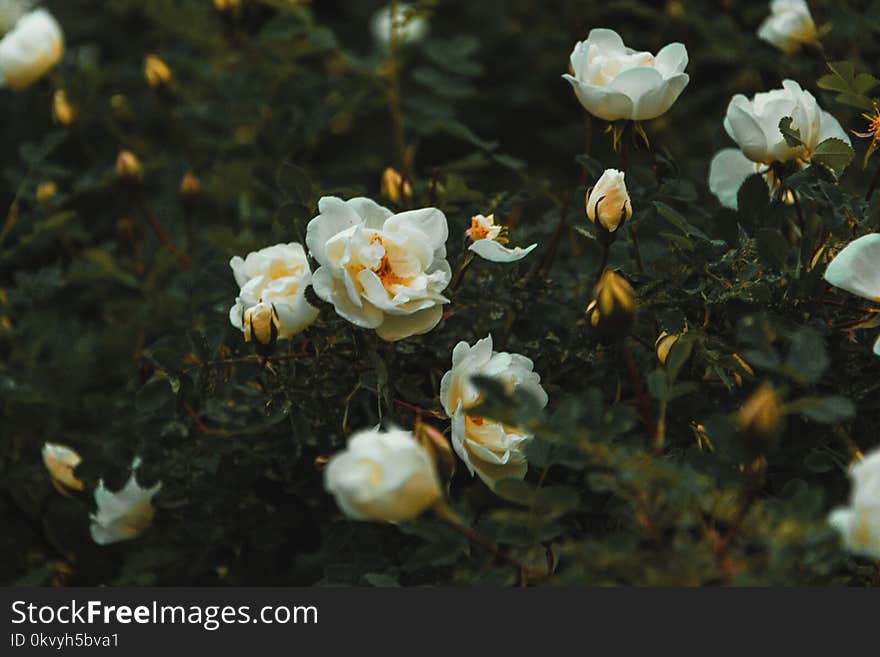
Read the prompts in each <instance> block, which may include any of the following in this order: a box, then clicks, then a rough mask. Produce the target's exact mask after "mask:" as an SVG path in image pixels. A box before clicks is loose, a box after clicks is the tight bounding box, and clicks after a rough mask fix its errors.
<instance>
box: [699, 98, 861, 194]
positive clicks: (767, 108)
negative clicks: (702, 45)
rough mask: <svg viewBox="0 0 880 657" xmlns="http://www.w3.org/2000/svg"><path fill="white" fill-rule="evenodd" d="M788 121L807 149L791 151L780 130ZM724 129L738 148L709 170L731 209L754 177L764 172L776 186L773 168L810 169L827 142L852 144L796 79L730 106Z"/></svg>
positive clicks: (715, 187)
mask: <svg viewBox="0 0 880 657" xmlns="http://www.w3.org/2000/svg"><path fill="white" fill-rule="evenodd" d="M785 117H791V118H792V124H791V128H792V129H793V130H797V131H798V132H799V134H800V139H801V141H802V142H803V144H802V145H797V146H789V145H788V143H787V142H786V141H785V137H783V136H782V133H781V132H780V130H779V122H780V121H781V120H782V119H783V118H785ZM724 129H725V130H726V131H727V134H728V135H730V138H731V139H733V140H734V141H735V142H736V143H737V145H738V146H739V148H725V149H723V150H721V151H719V152H718V153H716V155H715V157H714V158H713V159H712V163H711V165H710V167H709V188H710V189H711V190H712V192H713V193H714V194H715V195H716V196H717V197H718V199H719V200H720V201H721V203H722V204H723V205H725V206H727V207H730V208H736V201H737V192H738V191H739V188H740V187H741V186H742V184H743V182H745V180H746V178H748V177H749V176H751V175H752V174H755V173H759V172H762V173H765V177H766V179H767V183H768V186H773V185H775V184H776V181H774V180H773V178H772V176H771V172H768V167H769V166H770V165H772V164H773V163H775V162H780V163H785V162H796V163H797V164H799V165H800V166H806V165H807V164H808V163H809V160H810V157H811V156H812V152H813V150H815V148H816V146H818V145H819V144H821V143H822V142H823V141H825V140H826V139H830V138H835V139H840V140H841V141H843V142H846V143H847V144H849V143H850V138H849V136H848V135H847V134H846V132H844V130H843V128H841V127H840V123H838V122H837V119H835V118H834V117H833V116H831V114H829V113H828V112H826V111H824V110H823V109H822V108H821V107H819V104H818V103H817V102H816V99H815V98H814V97H813V94H811V93H810V92H809V91H805V90H803V89H801V86H800V85H799V84H798V83H797V82H794V81H793V80H784V81H783V82H782V89H774V90H773V91H767V92H763V93H758V94H755V96H754V97H753V98H751V99H749V98H747V97H746V96H744V95H742V94H737V95H736V96H734V97H733V98H732V99H731V101H730V104H729V105H728V106H727V116H726V117H725V118H724Z"/></svg>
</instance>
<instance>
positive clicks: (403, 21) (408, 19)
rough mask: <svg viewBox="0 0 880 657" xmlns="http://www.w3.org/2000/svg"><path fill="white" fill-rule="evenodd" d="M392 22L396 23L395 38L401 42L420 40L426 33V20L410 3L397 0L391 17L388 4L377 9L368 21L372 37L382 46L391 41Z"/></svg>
mask: <svg viewBox="0 0 880 657" xmlns="http://www.w3.org/2000/svg"><path fill="white" fill-rule="evenodd" d="M392 23H396V28H397V39H398V41H399V42H400V43H402V44H406V43H416V42H417V41H421V40H422V39H424V38H425V35H426V34H427V33H428V21H427V20H425V18H424V17H423V16H419V15H418V14H417V13H416V9H415V8H414V7H413V6H412V5H409V4H406V3H404V2H398V3H397V11H395V12H394V17H393V18H392V16H391V6H390V5H389V6H387V7H383V8H382V9H380V10H379V11H377V12H376V14H375V15H374V16H373V20H372V21H371V23H370V29H371V31H372V32H373V37H374V38H375V39H376V41H378V42H379V43H380V44H382V45H383V46H387V45H388V44H389V43H391V30H392V27H395V26H394V25H393V24H392Z"/></svg>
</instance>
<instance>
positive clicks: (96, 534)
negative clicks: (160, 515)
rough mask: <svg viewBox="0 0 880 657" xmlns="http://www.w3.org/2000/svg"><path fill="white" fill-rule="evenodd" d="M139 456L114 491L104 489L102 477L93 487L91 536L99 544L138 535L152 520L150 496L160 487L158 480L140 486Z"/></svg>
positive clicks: (153, 511) (153, 510)
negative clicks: (93, 502) (95, 507)
mask: <svg viewBox="0 0 880 657" xmlns="http://www.w3.org/2000/svg"><path fill="white" fill-rule="evenodd" d="M140 463H141V462H140V459H137V458H136V459H135V460H134V461H132V464H131V471H132V472H131V477H130V478H129V479H128V482H127V483H126V484H125V486H124V487H123V488H122V489H121V490H118V491H116V492H115V493H114V492H112V491H109V490H107V488H106V487H105V486H104V480H103V479H102V480H101V481H99V482H98V487H97V488H96V489H95V505H96V506H97V511H96V512H95V513H93V514H91V515H90V518H91V521H92V522H91V527H90V530H91V534H92V540H94V541H95V543H97V544H98V545H108V544H110V543H118V542H119V541H127V540H130V539H132V538H137V537H138V536H140V535H141V534H142V533H143V532H144V530H146V529H147V527H149V526H150V523H151V522H152V521H153V516H154V515H155V512H156V511H155V509H154V508H153V504H152V500H153V497H154V496H155V495H156V493H158V492H159V490H160V489H161V488H162V483H161V482H159V483H157V484H156V485H155V486H153V487H152V488H141V487H140V486H139V485H138V483H137V478H136V476H135V473H136V471H137V469H138V467H140Z"/></svg>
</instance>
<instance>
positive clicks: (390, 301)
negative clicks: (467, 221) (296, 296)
mask: <svg viewBox="0 0 880 657" xmlns="http://www.w3.org/2000/svg"><path fill="white" fill-rule="evenodd" d="M318 212H319V213H320V214H318V216H317V217H315V218H314V219H312V220H311V221H310V222H309V225H308V228H307V230H306V244H307V245H308V247H309V253H311V254H312V257H313V258H315V260H317V261H318V263H319V264H320V267H318V269H317V270H315V273H314V274H313V276H312V287H313V288H314V290H315V294H317V295H318V296H319V297H320V298H321V299H323V300H324V301H328V302H330V303H332V304H333V306H334V308H335V309H336V312H337V313H338V314H339V315H340V316H341V317H344V318H345V319H347V320H348V321H350V322H351V323H352V324H355V325H356V326H360V327H361V328H367V329H375V331H376V334H377V335H378V336H379V337H380V338H382V339H383V340H388V341H394V340H401V339H403V338H407V337H409V336H412V335H420V334H422V333H427V332H428V331H430V330H431V329H433V328H434V327H435V326H437V324H438V323H439V322H440V319H441V318H442V317H443V304H445V303H449V300H448V299H447V298H446V297H444V296H443V291H444V290H445V289H446V287H447V286H448V285H449V281H450V280H451V278H452V270H451V269H450V267H449V263H448V262H447V261H446V239H447V238H448V237H449V227H448V225H447V223H446V216H445V215H444V214H443V213H442V212H440V210H437V209H436V208H423V209H420V210H410V211H407V212H401V213H399V214H394V213H393V212H391V210H389V209H388V208H384V207H382V206H381V205H379V204H377V203H376V202H375V201H372V200H370V199H367V198H353V199H350V200H348V201H343V200H342V199H339V198H336V197H333V196H325V197H324V198H322V199H321V200H320V201H319V202H318Z"/></svg>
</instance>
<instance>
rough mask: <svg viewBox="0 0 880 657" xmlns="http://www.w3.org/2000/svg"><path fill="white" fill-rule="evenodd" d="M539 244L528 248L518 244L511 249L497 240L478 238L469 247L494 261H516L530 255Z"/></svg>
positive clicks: (479, 254) (482, 256)
mask: <svg viewBox="0 0 880 657" xmlns="http://www.w3.org/2000/svg"><path fill="white" fill-rule="evenodd" d="M537 246H538V245H537V244H532V245H531V246H527V247H526V248H522V247H519V246H517V247H514V248H512V249H509V248H507V247H506V246H504V245H503V244H499V243H498V242H496V241H495V240H477V241H476V242H474V243H473V244H471V245H470V246H469V247H468V249H470V250H471V251H473V252H474V253H476V254H477V255H478V256H480V257H481V258H485V259H486V260H491V261H492V262H516V261H517V260H522V259H523V258H525V257H526V256H527V255H529V253H531V252H532V251H533V250H534V249H535V248H536V247H537Z"/></svg>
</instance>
